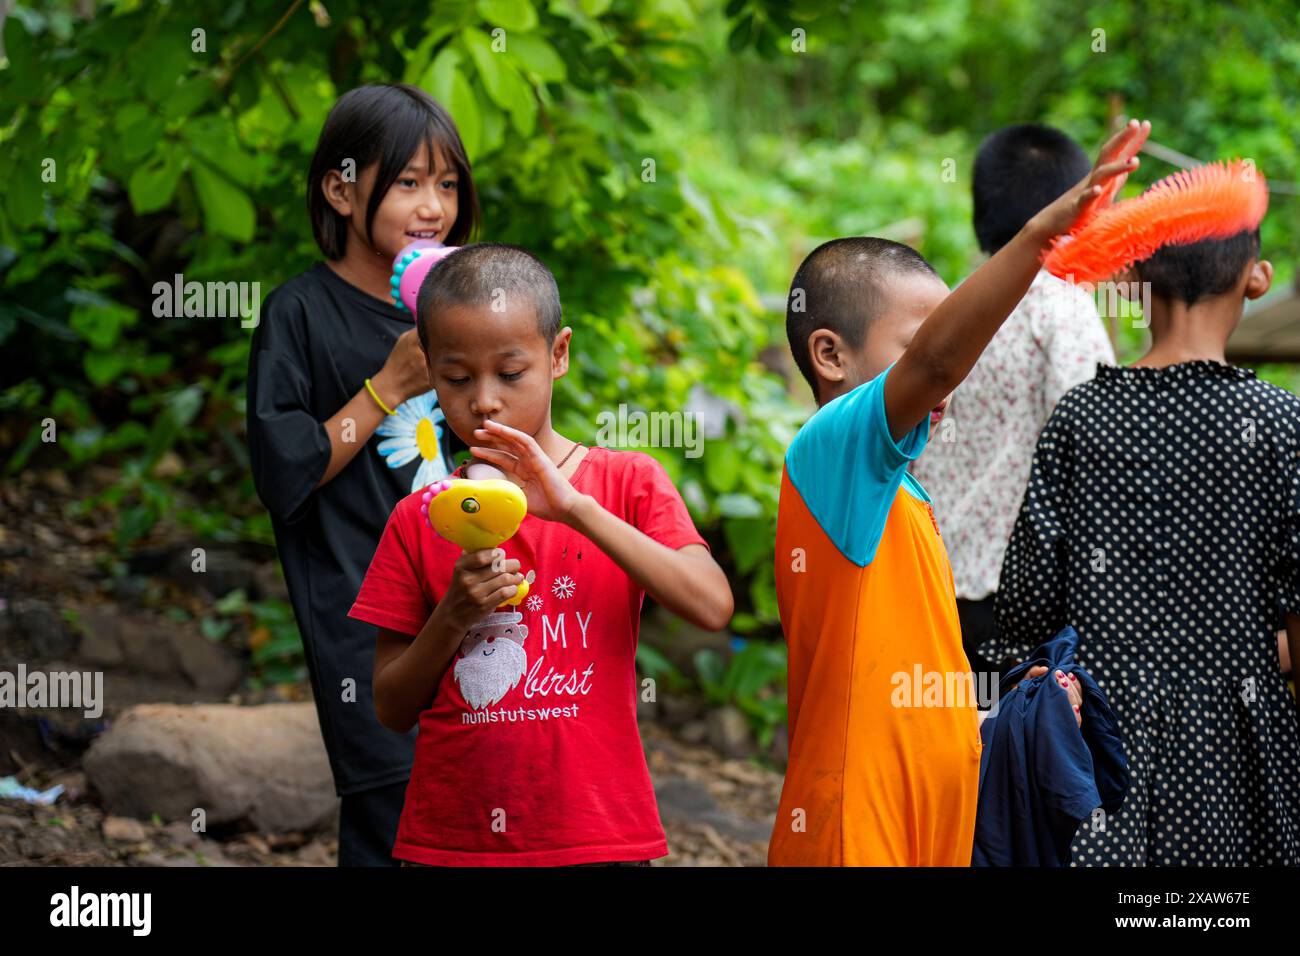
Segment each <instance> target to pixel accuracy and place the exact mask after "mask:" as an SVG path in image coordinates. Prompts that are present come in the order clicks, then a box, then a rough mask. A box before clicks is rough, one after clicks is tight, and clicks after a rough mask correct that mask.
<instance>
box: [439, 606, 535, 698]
mask: <svg viewBox="0 0 1300 956" xmlns="http://www.w3.org/2000/svg"><path fill="white" fill-rule="evenodd" d="M523 619H524V616H523V615H522V614H520V613H519V612H518V611H499V612H496V613H493V614H489V615H488V616H487V617H485V618H484V619H483V620H481V621H479V622H478V623H477V624H475V625H474V626H473V627H472V628H470V629H469V631H468V632H466V634H465V639H464V640H462V641H461V642H460V653H461V658H460V660H458V661H457V662H456V668H455V670H454V671H453V674H454V676H455V678H456V683H457V684H459V685H460V693H461V696H462V697H464V698H465V702H466V703H467V704H469V705H470V706H471V707H473V708H474V709H475V710H482V709H483V708H484V707H491V706H492V705H493V704H495V703H496V702H497V701H499V700H500V699H501V698H502V697H504V696H505V695H506V694H507V693H509V692H510V691H511V690H512V689H513V688H514V687H515V686H516V685H517V684H518V683H519V680H520V678H522V677H523V676H524V671H526V670H527V669H528V655H527V654H526V653H524V639H525V638H526V637H528V628H527V627H526V626H524V625H522V624H520V623H519V622H520V621H522V620H523Z"/></svg>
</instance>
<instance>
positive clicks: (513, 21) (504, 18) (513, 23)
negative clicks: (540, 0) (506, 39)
mask: <svg viewBox="0 0 1300 956" xmlns="http://www.w3.org/2000/svg"><path fill="white" fill-rule="evenodd" d="M478 12H479V14H480V15H481V16H482V17H483V19H484V20H486V21H487V22H488V23H491V24H495V25H496V26H499V27H505V28H506V29H507V30H531V29H533V28H534V27H536V26H537V11H536V10H534V9H533V5H532V4H531V3H529V2H528V0H478ZM510 42H512V43H513V42H514V40H513V38H512V39H511V40H510Z"/></svg>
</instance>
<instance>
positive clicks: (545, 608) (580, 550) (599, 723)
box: [350, 243, 733, 866]
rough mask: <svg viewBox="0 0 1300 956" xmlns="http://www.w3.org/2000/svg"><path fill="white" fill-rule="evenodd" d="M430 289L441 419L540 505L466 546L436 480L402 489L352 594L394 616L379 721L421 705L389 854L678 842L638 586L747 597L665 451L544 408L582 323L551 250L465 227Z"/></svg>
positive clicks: (428, 348)
mask: <svg viewBox="0 0 1300 956" xmlns="http://www.w3.org/2000/svg"><path fill="white" fill-rule="evenodd" d="M417 305H418V316H419V321H418V328H419V333H420V341H421V343H422V345H423V346H424V351H425V354H426V357H427V359H428V365H429V374H430V379H431V384H432V385H433V387H434V388H435V389H436V390H437V392H438V400H439V404H440V405H441V407H442V409H443V411H444V413H445V414H446V416H447V423H448V425H449V426H450V427H451V429H452V430H453V431H454V432H455V433H456V434H457V435H458V436H460V437H461V438H462V439H463V440H464V441H465V442H466V444H468V445H470V450H471V452H472V453H473V454H474V456H475V457H476V459H477V460H479V461H482V462H486V463H488V464H491V465H494V466H496V467H497V468H499V469H501V470H502V471H504V472H505V473H506V474H507V476H508V477H509V478H510V479H511V480H513V481H514V482H515V483H516V484H518V485H520V486H521V487H522V489H523V491H524V493H525V495H526V496H527V499H528V514H527V516H526V517H525V518H524V520H523V523H522V524H521V525H520V527H519V531H518V532H517V533H516V534H515V536H514V537H513V538H511V539H510V540H509V541H507V542H505V544H504V545H503V546H502V547H501V548H495V549H491V548H490V549H485V550H481V551H473V552H466V553H463V554H462V553H461V551H460V549H459V548H458V547H457V546H456V545H454V544H452V543H450V542H449V541H446V540H444V539H443V538H442V537H440V536H439V535H438V534H436V533H435V532H434V531H433V529H432V528H431V527H430V526H429V523H428V520H427V518H426V517H425V516H424V515H423V514H422V513H421V511H420V504H421V493H419V492H417V493H414V494H412V495H410V496H408V497H406V498H404V499H403V500H401V501H400V502H398V504H397V507H396V508H395V509H394V510H393V513H392V515H391V516H390V517H389V519H388V525H387V527H386V528H385V529H384V533H383V537H382V538H381V539H380V542H379V547H378V548H377V549H376V551H375V555H374V558H373V560H372V561H371V564H370V569H369V571H368V572H367V573H366V577H365V580H364V582H363V583H362V585H361V590H360V593H358V595H357V599H356V603H355V604H354V605H353V607H352V611H351V613H350V616H351V617H354V618H357V619H358V620H362V621H366V622H369V623H371V624H374V625H376V626H377V627H378V628H379V639H378V645H377V648H376V652H375V671H374V699H375V710H376V712H377V715H378V717H379V720H380V722H381V723H383V724H384V726H386V727H389V728H391V729H392V730H395V731H398V732H403V733H404V732H406V731H408V730H409V729H410V727H411V726H413V725H415V724H416V723H417V722H418V724H419V733H418V735H417V738H416V743H415V763H414V766H413V767H412V769H411V781H410V784H409V785H408V786H407V790H406V802H405V805H404V807H403V809H402V818H401V823H400V825H399V827H398V832H397V842H396V844H395V845H394V848H393V856H394V857H395V858H397V859H400V860H404V861H410V862H413V863H423V864H430V865H444V866H445V865H450V866H465V865H470V866H487V865H544V866H561V865H572V864H586V863H620V862H639V861H645V860H649V859H650V858H653V857H659V856H663V855H665V854H666V853H667V852H668V845H667V842H666V841H665V839H664V832H663V827H662V825H661V824H660V822H659V814H658V808H657V806H656V804H655V798H654V790H653V788H652V786H651V783H650V773H649V770H648V769H647V767H646V762H645V755H644V752H643V751H642V749H641V739H640V735H639V733H638V730H637V724H636V702H637V697H636V694H637V685H636V671H635V655H636V642H637V631H638V628H639V623H640V611H641V604H642V601H643V600H644V596H645V593H646V592H647V591H648V592H649V593H650V595H651V596H652V597H653V598H654V599H655V600H656V601H658V602H659V603H660V604H662V605H663V606H664V607H666V608H667V609H668V610H670V611H673V612H674V613H676V614H678V615H680V616H681V617H683V618H686V619H687V620H689V621H691V622H692V623H695V624H697V625H699V626H701V627H705V628H708V629H710V630H721V629H722V628H724V627H725V626H726V624H727V622H728V621H729V620H730V619H731V614H732V610H733V602H732V596H731V589H730V586H729V585H728V583H727V579H726V576H725V575H724V574H723V572H722V569H721V568H719V567H718V565H717V563H716V562H715V561H714V560H713V557H712V555H711V554H710V553H709V549H708V546H707V545H706V544H705V542H704V539H703V538H701V537H700V535H699V533H698V532H697V531H696V530H695V526H694V525H693V524H692V522H691V518H690V515H689V514H688V513H687V511H686V506H685V505H684V504H683V502H682V499H681V496H680V495H679V494H678V493H677V490H676V489H675V488H674V487H673V485H672V483H671V481H669V479H668V475H667V474H666V473H665V471H664V469H663V466H662V465H660V464H659V463H658V462H657V461H656V460H655V459H654V458H651V457H650V456H649V455H646V454H643V453H641V452H631V451H610V450H608V449H605V448H599V447H594V448H584V447H581V446H579V445H578V443H576V442H572V441H570V440H569V439H567V438H564V437H563V436H561V435H559V434H558V433H556V431H555V430H554V429H553V428H552V427H551V391H552V387H553V385H552V383H553V382H554V380H555V379H557V378H559V377H560V376H562V375H564V374H565V372H567V371H568V365H569V342H570V339H571V337H572V329H571V328H568V327H565V328H563V329H562V328H560V318H561V316H560V299H559V293H558V291H557V290H556V286H555V279H554V278H553V277H552V275H551V273H550V271H549V270H548V269H547V268H546V266H545V265H543V264H542V263H541V262H540V261H539V260H538V259H537V258H536V257H534V256H533V255H531V254H530V253H528V252H525V251H524V250H522V249H518V248H515V247H513V246H504V245H497V244H491V243H484V244H480V245H474V246H467V247H465V248H463V249H461V250H459V251H457V252H456V253H454V254H453V255H450V256H448V257H447V258H446V259H444V260H442V261H441V262H439V263H438V264H437V265H436V266H435V267H434V268H433V269H432V270H431V271H430V274H429V277H428V278H427V279H426V281H425V282H424V285H423V286H422V288H421V290H420V296H419V301H418V303H417ZM463 473H464V467H463V466H462V468H460V469H457V471H456V472H455V473H453V477H462V476H463ZM501 558H505V560H504V561H502V560H500V559H501ZM494 560H496V562H497V563H496V567H497V568H499V569H501V570H494ZM521 569H524V570H527V571H531V572H533V573H534V574H535V575H536V577H535V580H534V582H533V584H532V585H531V589H530V591H529V594H528V597H527V598H526V599H525V600H524V601H523V602H522V603H521V604H519V606H518V607H502V604H503V602H505V601H506V600H507V599H509V598H510V597H512V596H514V595H515V594H516V593H517V591H518V585H519V584H520V583H522V582H523V580H524V575H523V574H521V573H520V571H521Z"/></svg>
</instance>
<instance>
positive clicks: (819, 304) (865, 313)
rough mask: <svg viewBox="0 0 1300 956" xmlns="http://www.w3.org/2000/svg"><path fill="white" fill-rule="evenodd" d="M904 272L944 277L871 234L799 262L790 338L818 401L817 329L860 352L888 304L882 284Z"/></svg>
mask: <svg viewBox="0 0 1300 956" xmlns="http://www.w3.org/2000/svg"><path fill="white" fill-rule="evenodd" d="M900 273H901V274H907V273H920V274H924V275H932V276H934V277H935V278H936V279H937V278H939V273H937V272H935V271H934V267H933V266H932V265H930V263H928V262H927V261H926V260H925V257H924V256H923V255H921V254H920V253H919V252H917V251H916V250H915V249H913V248H912V247H911V246H905V245H903V244H902V243H901V242H893V241H891V240H889V239H876V238H873V237H869V236H855V237H851V238H847V239H832V240H831V241H830V242H824V243H822V244H821V245H820V246H818V247H817V248H816V249H814V250H813V251H812V252H810V253H809V254H808V258H806V259H804V261H803V262H802V263H801V264H800V266H799V270H798V271H797V272H796V273H795V274H794V281H793V282H792V283H791V284H790V296H789V298H788V299H787V300H786V312H785V334H786V337H787V338H788V339H789V340H790V352H791V354H792V355H793V356H794V361H795V364H796V365H797V366H798V367H799V371H800V372H801V373H802V374H803V377H804V380H805V381H807V382H808V387H809V388H811V389H812V391H813V398H814V399H816V398H818V397H819V396H818V394H817V376H816V374H815V373H814V372H813V364H812V355H811V354H810V352H809V349H808V337H809V336H810V335H812V334H813V332H815V331H816V330H817V329H830V330H831V331H833V332H836V333H838V334H839V335H840V336H841V337H842V338H843V339H844V341H845V343H846V344H847V345H848V347H849V348H851V349H858V348H861V347H862V343H863V342H864V341H866V337H867V328H868V327H869V326H870V324H871V323H872V322H873V321H875V320H876V319H877V318H878V317H879V315H880V310H881V308H882V306H883V305H884V302H883V299H884V296H883V291H882V285H883V283H882V281H881V280H882V279H884V278H885V277H887V276H890V275H898V274H900Z"/></svg>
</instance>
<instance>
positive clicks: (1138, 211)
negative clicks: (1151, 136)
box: [1043, 160, 1268, 283]
mask: <svg viewBox="0 0 1300 956" xmlns="http://www.w3.org/2000/svg"><path fill="white" fill-rule="evenodd" d="M1267 209H1268V186H1267V184H1266V183H1265V182H1264V176H1263V174H1261V173H1260V172H1259V171H1258V170H1256V169H1255V165H1254V164H1253V163H1251V162H1249V161H1248V160H1234V161H1233V162H1229V163H1224V162H1218V163H1209V164H1207V165H1205V166H1197V167H1196V168H1195V169H1186V170H1182V171H1180V172H1176V173H1174V174H1173V175H1172V176H1166V177H1165V178H1164V179H1162V180H1160V181H1159V182H1157V183H1155V184H1154V185H1152V186H1151V188H1150V189H1148V190H1147V191H1146V192H1144V193H1143V194H1142V195H1141V196H1138V197H1137V198H1135V199H1126V200H1124V201H1123V202H1121V203H1116V204H1115V205H1114V206H1110V207H1109V208H1106V209H1103V210H1102V211H1101V212H1098V213H1095V214H1094V215H1092V216H1090V217H1088V218H1087V219H1085V220H1084V221H1081V222H1077V223H1075V225H1074V228H1073V229H1071V230H1070V232H1069V233H1068V234H1067V235H1064V236H1058V237H1057V238H1056V239H1055V240H1053V241H1052V246H1051V248H1050V249H1049V250H1048V251H1047V254H1046V255H1045V256H1044V257H1043V266H1044V268H1046V269H1047V271H1048V272H1050V273H1051V274H1052V275H1054V276H1056V277H1057V278H1060V279H1066V280H1068V281H1071V282H1076V283H1079V282H1100V281H1102V280H1103V279H1109V278H1110V277H1111V276H1113V275H1115V273H1117V272H1119V271H1121V270H1122V269H1125V268H1127V267H1128V266H1130V265H1132V264H1133V263H1135V262H1141V261H1142V260H1143V259H1147V258H1149V257H1150V256H1151V255H1152V254H1153V253H1154V252H1155V251H1156V250H1157V249H1159V248H1160V247H1161V246H1166V245H1174V244H1178V245H1181V244H1185V243H1191V242H1200V241H1201V240H1202V239H1222V238H1226V237H1227V236H1233V235H1236V234H1237V233H1239V232H1242V231H1244V230H1247V229H1254V228H1256V227H1257V226H1258V225H1259V223H1260V220H1261V219H1263V218H1264V212H1265V210H1267Z"/></svg>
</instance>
